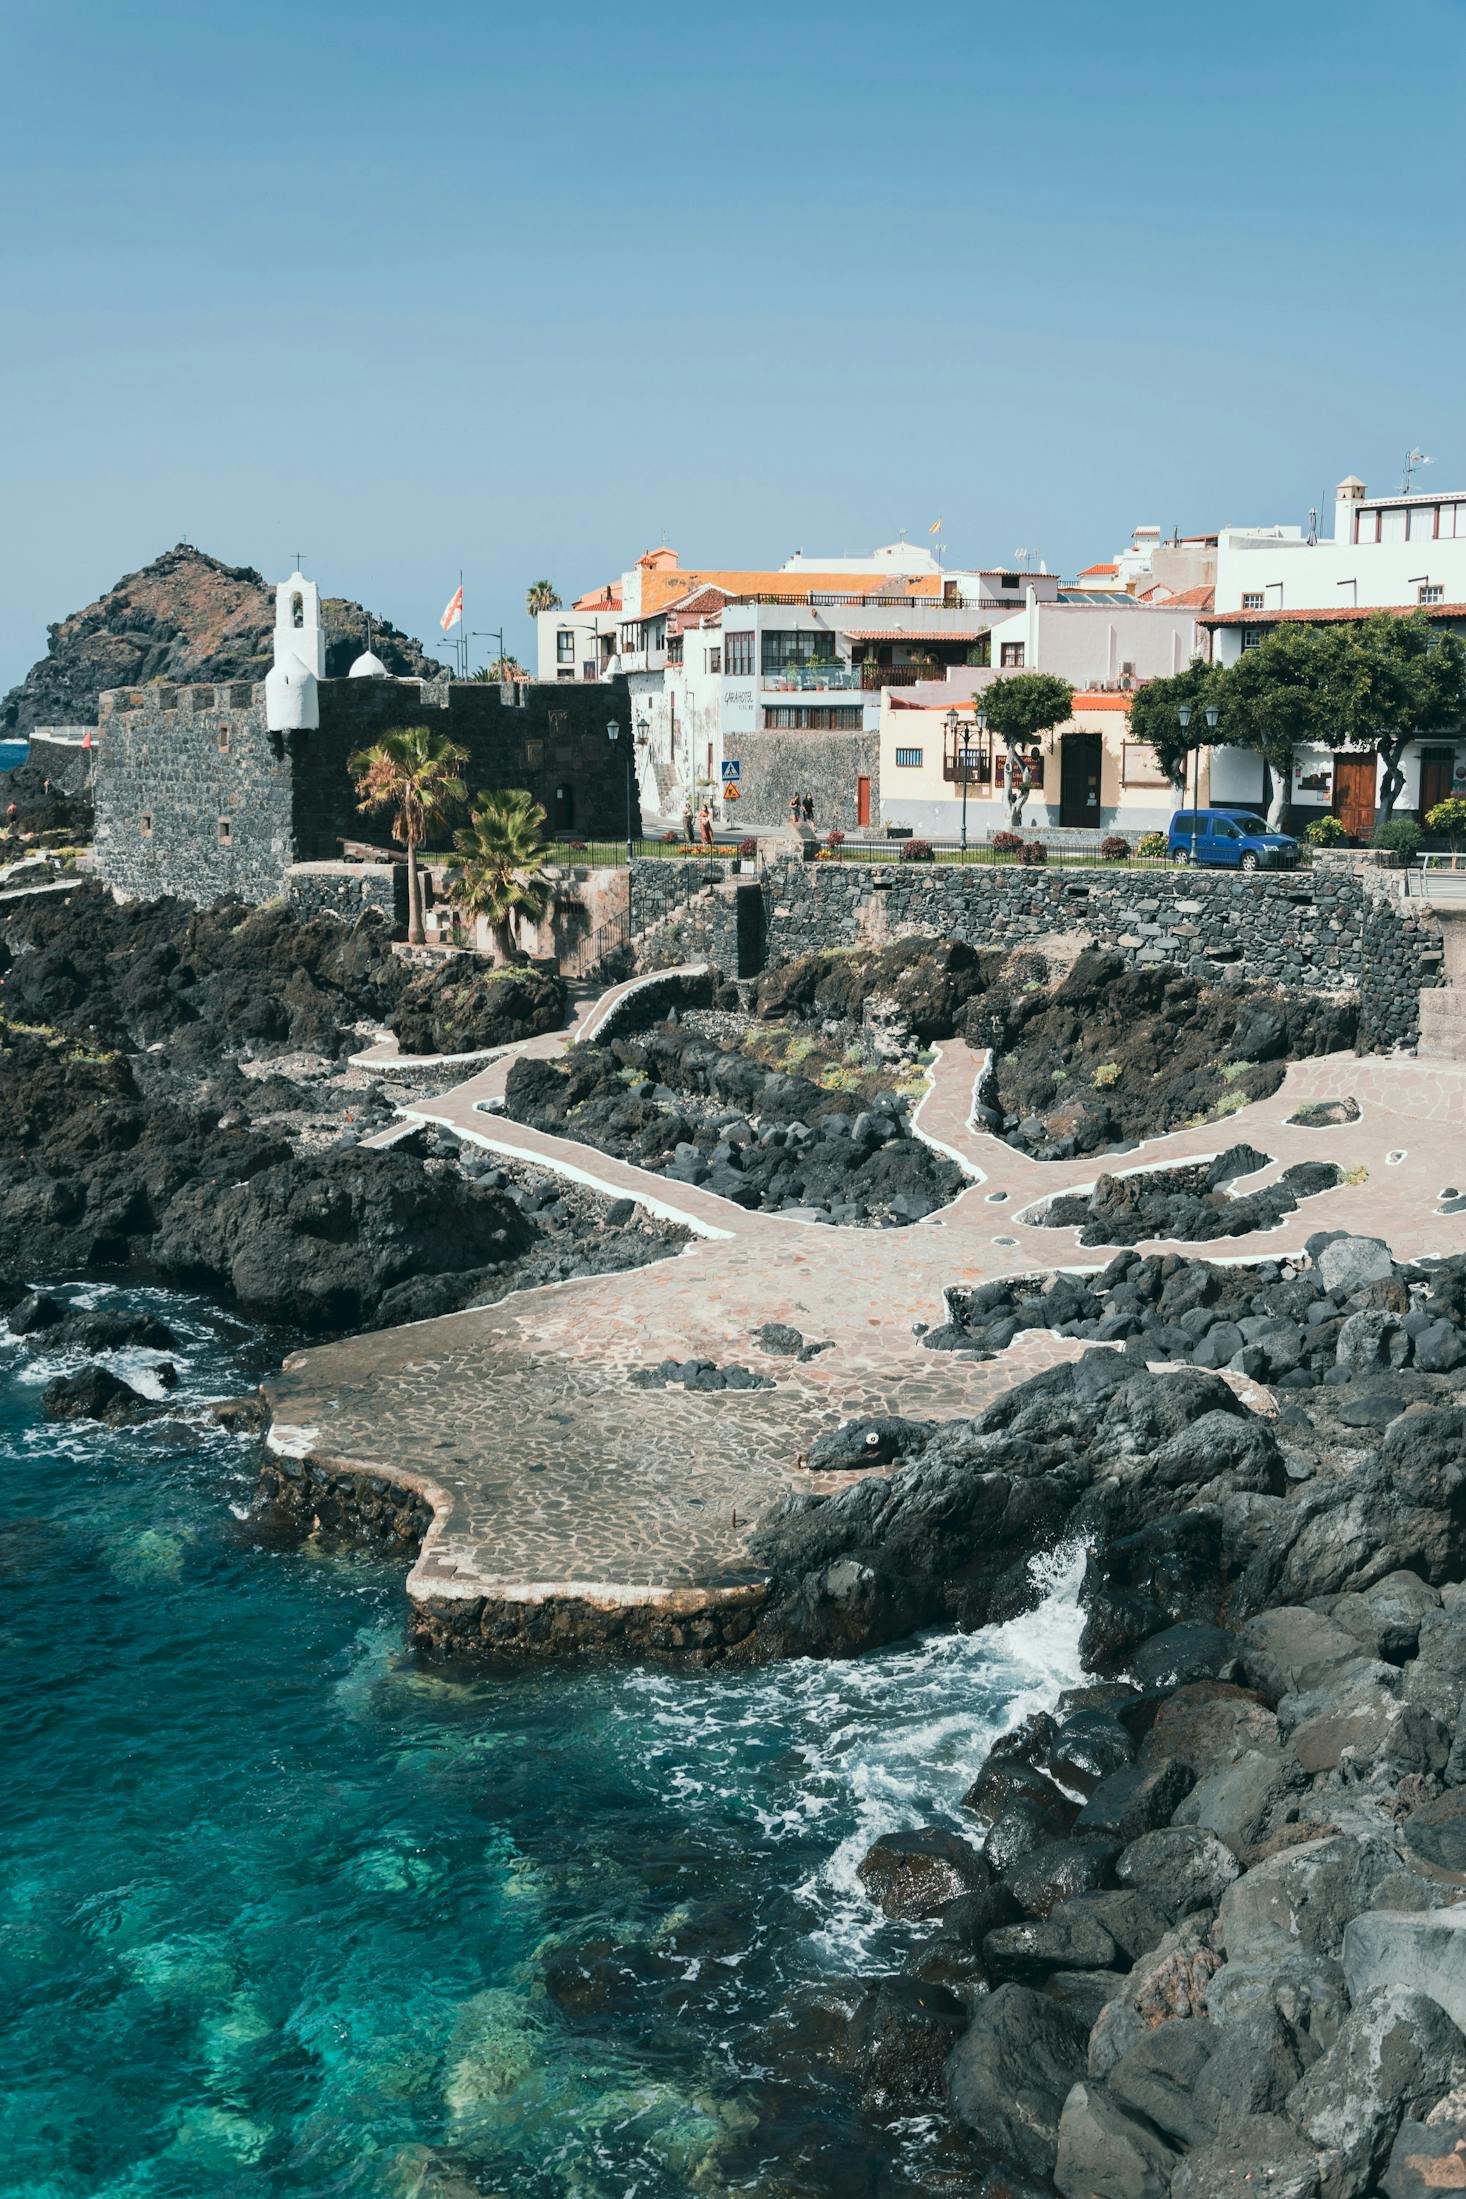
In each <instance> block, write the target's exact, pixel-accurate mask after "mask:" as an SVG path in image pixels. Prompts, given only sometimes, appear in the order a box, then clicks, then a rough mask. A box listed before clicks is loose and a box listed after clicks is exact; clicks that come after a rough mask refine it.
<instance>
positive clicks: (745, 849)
mask: <svg viewBox="0 0 1466 2199" xmlns="http://www.w3.org/2000/svg"><path fill="white" fill-rule="evenodd" d="M738 852H739V854H740V855H741V856H742V857H743V858H744V860H745V861H747V860H748V858H749V857H750V856H753V855H757V853H758V842H757V840H740V841H739V843H738Z"/></svg>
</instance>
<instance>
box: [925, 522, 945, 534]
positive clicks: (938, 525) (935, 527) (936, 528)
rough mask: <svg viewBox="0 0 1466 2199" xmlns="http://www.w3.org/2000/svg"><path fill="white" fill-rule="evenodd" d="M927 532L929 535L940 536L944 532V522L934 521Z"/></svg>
mask: <svg viewBox="0 0 1466 2199" xmlns="http://www.w3.org/2000/svg"><path fill="white" fill-rule="evenodd" d="M926 531H927V533H928V534H940V533H941V531H942V522H941V521H940V519H937V520H933V522H932V524H931V526H929V527H928V528H927V530H926Z"/></svg>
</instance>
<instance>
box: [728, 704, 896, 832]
mask: <svg viewBox="0 0 1466 2199" xmlns="http://www.w3.org/2000/svg"><path fill="white" fill-rule="evenodd" d="M791 699H792V700H793V701H795V702H800V701H802V700H804V699H806V698H802V697H800V696H794V697H792V698H791ZM723 751H724V754H725V755H727V756H736V757H737V759H738V763H739V767H740V772H741V776H740V778H739V781H738V800H737V801H736V802H734V803H732V804H730V805H729V806H728V808H727V809H726V811H725V819H726V822H727V823H728V824H729V825H738V826H740V827H741V826H742V825H743V823H744V820H745V819H747V821H748V823H747V829H748V830H749V831H750V832H752V831H754V830H756V828H757V827H758V826H759V825H781V824H783V825H786V824H787V823H788V822H789V797H790V795H791V794H812V795H813V796H814V821H815V826H816V829H817V830H818V831H819V833H820V834H821V836H823V835H824V834H825V833H827V832H828V831H829V829H830V827H831V826H832V825H838V826H839V827H840V830H841V831H842V832H851V831H853V830H854V829H855V821H856V783H857V781H858V780H859V779H861V778H867V779H869V781H870V814H871V818H872V820H875V819H878V818H879V816H880V814H881V736H880V733H879V731H878V730H872V731H870V732H861V733H729V734H727V735H725V737H724V740H723ZM871 829H872V830H873V831H879V830H880V826H879V825H878V824H876V823H874V822H873V823H872V827H871Z"/></svg>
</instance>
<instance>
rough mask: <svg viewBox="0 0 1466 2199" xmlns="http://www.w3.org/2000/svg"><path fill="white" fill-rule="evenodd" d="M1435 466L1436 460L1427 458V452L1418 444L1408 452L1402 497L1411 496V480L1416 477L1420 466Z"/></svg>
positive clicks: (1402, 483)
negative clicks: (1416, 471)
mask: <svg viewBox="0 0 1466 2199" xmlns="http://www.w3.org/2000/svg"><path fill="white" fill-rule="evenodd" d="M1434 464H1435V460H1434V459H1433V458H1427V457H1426V455H1425V452H1424V451H1423V450H1421V448H1420V446H1419V445H1418V444H1417V445H1416V446H1415V448H1414V449H1413V450H1409V451H1407V452H1406V453H1405V475H1404V479H1403V480H1402V481H1401V483H1400V494H1401V496H1408V495H1409V494H1410V482H1411V478H1412V476H1413V475H1414V473H1415V470H1416V468H1417V467H1418V466H1433V465H1434Z"/></svg>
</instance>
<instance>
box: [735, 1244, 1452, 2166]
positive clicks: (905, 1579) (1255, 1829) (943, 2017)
mask: <svg viewBox="0 0 1466 2199" xmlns="http://www.w3.org/2000/svg"><path fill="white" fill-rule="evenodd" d="M1330 1251H1332V1253H1333V1268H1334V1271H1335V1273H1336V1277H1337V1279H1338V1280H1339V1281H1340V1282H1341V1283H1345V1282H1347V1281H1348V1280H1349V1279H1350V1277H1349V1273H1348V1271H1349V1270H1350V1269H1351V1268H1352V1269H1353V1271H1354V1279H1355V1280H1356V1283H1357V1275H1358V1271H1359V1270H1360V1269H1361V1268H1363V1267H1365V1266H1368V1265H1371V1264H1372V1265H1375V1266H1377V1265H1378V1264H1379V1260H1380V1256H1381V1252H1382V1248H1380V1247H1378V1246H1376V1245H1373V1244H1370V1243H1368V1242H1367V1241H1361V1240H1338V1239H1335V1240H1332V1241H1331V1243H1330V1244H1329V1245H1325V1246H1323V1247H1321V1248H1320V1252H1321V1256H1322V1257H1325V1258H1327V1256H1328V1254H1329V1252H1330ZM1200 1265H1201V1263H1184V1262H1178V1263H1175V1267H1176V1271H1177V1272H1181V1273H1184V1272H1186V1271H1187V1270H1188V1269H1192V1268H1195V1267H1197V1266H1200ZM1463 1268H1466V1262H1450V1263H1441V1264H1440V1265H1439V1266H1438V1267H1435V1268H1428V1269H1425V1270H1424V1271H1416V1270H1414V1269H1411V1268H1408V1267H1403V1268H1394V1269H1393V1270H1392V1273H1391V1274H1390V1276H1389V1277H1388V1278H1385V1277H1380V1276H1378V1275H1376V1276H1375V1278H1374V1280H1373V1281H1372V1282H1370V1283H1365V1284H1362V1285H1358V1289H1364V1290H1370V1289H1374V1290H1376V1291H1377V1290H1378V1287H1379V1285H1380V1284H1381V1283H1383V1282H1386V1281H1388V1282H1389V1283H1390V1284H1391V1285H1393V1286H1394V1287H1395V1288H1396V1289H1398V1290H1399V1291H1401V1292H1403V1293H1405V1294H1406V1295H1407V1296H1409V1295H1418V1294H1420V1293H1422V1292H1426V1293H1429V1299H1428V1303H1429V1305H1430V1307H1431V1309H1432V1320H1431V1323H1430V1324H1429V1326H1433V1325H1434V1322H1435V1321H1436V1320H1442V1321H1445V1322H1447V1324H1448V1325H1449V1327H1450V1328H1451V1330H1452V1332H1453V1333H1455V1334H1456V1335H1458V1336H1459V1335H1460V1334H1461V1331H1462V1320H1461V1316H1460V1314H1459V1312H1455V1313H1446V1312H1443V1311H1441V1310H1440V1309H1441V1308H1443V1307H1446V1306H1454V1305H1455V1303H1456V1301H1457V1297H1458V1294H1459V1291H1460V1288H1461V1284H1462V1271H1463ZM1268 1287H1269V1286H1267V1285H1264V1286H1263V1288H1264V1290H1266V1289H1267V1288H1268ZM1339 1295H1340V1298H1341V1300H1342V1303H1341V1304H1340V1305H1339V1307H1338V1309H1337V1310H1338V1311H1339V1312H1340V1313H1341V1314H1342V1316H1343V1320H1344V1322H1345V1323H1347V1321H1348V1320H1349V1319H1350V1318H1351V1316H1350V1315H1349V1314H1348V1312H1347V1311H1346V1308H1347V1305H1348V1303H1349V1297H1350V1295H1351V1294H1350V1293H1348V1292H1347V1291H1345V1290H1341V1291H1340V1293H1339ZM1353 1295H1357V1290H1356V1292H1355V1293H1354V1294H1353ZM1363 1310H1366V1311H1367V1310H1368V1309H1363ZM1422 1310H1424V1309H1422ZM1404 1318H1405V1319H1408V1318H1409V1316H1408V1315H1406V1316H1404ZM1389 1319H1390V1320H1391V1321H1394V1322H1398V1321H1399V1320H1400V1319H1401V1317H1400V1316H1398V1315H1394V1314H1391V1315H1389ZM1398 1333H1400V1334H1405V1333H1406V1332H1405V1331H1404V1330H1403V1329H1401V1330H1399V1331H1398ZM1422 1333H1424V1331H1423V1330H1421V1329H1417V1330H1416V1331H1415V1332H1414V1334H1415V1335H1416V1336H1418V1335H1419V1334H1422ZM1147 1349H1148V1346H1147V1341H1146V1339H1145V1337H1144V1335H1143V1334H1142V1333H1140V1332H1139V1331H1137V1333H1136V1335H1135V1336H1134V1337H1133V1339H1131V1340H1129V1341H1127V1342H1126V1343H1125V1344H1124V1345H1123V1346H1121V1347H1120V1348H1115V1347H1113V1346H1112V1347H1111V1348H1110V1349H1108V1350H1097V1351H1093V1352H1091V1353H1089V1354H1088V1355H1087V1356H1086V1357H1084V1358H1082V1359H1080V1360H1078V1361H1077V1362H1075V1363H1073V1364H1072V1365H1069V1366H1065V1367H1061V1368H1057V1369H1054V1370H1052V1371H1050V1372H1049V1373H1046V1374H1043V1375H1040V1376H1039V1377H1037V1378H1036V1379H1034V1380H1033V1381H1030V1382H1027V1383H1024V1384H1022V1385H1020V1386H1019V1387H1018V1388H1016V1389H1014V1390H1012V1391H1010V1392H1008V1393H1007V1394H1006V1395H1005V1396H1004V1397H1002V1398H1001V1399H1000V1400H999V1401H998V1402H997V1403H996V1404H995V1405H994V1406H993V1407H992V1408H990V1410H989V1411H988V1412H987V1413H985V1414H983V1415H982V1416H981V1417H980V1418H979V1419H978V1420H977V1421H975V1422H973V1423H965V1424H957V1425H954V1426H951V1427H948V1428H944V1429H936V1430H930V1431H921V1432H920V1435H919V1436H918V1434H917V1431H915V1430H913V1431H912V1435H913V1440H912V1443H911V1445H910V1448H909V1450H908V1453H907V1456H906V1458H905V1460H904V1462H903V1463H902V1465H901V1466H900V1467H899V1469H898V1470H897V1472H896V1473H895V1474H894V1475H893V1476H891V1478H890V1479H882V1480H880V1481H877V1480H875V1479H872V1480H871V1481H869V1482H867V1483H865V1484H863V1485H861V1486H860V1487H858V1488H856V1489H853V1490H850V1491H848V1492H845V1493H843V1494H841V1495H838V1496H835V1497H831V1498H828V1499H826V1500H824V1501H823V1502H817V1503H807V1504H802V1505H801V1504H795V1505H792V1506H791V1507H790V1508H789V1511H788V1513H787V1515H786V1516H785V1518H784V1519H782V1520H775V1521H774V1522H773V1523H771V1524H770V1526H769V1527H768V1528H767V1529H766V1531H765V1533H764V1535H763V1537H762V1540H761V1548H762V1554H763V1556H764V1558H765V1561H766V1562H767V1563H768V1564H769V1566H770V1568H771V1572H772V1574H773V1588H772V1591H771V1595H770V1598H769V1601H768V1603H767V1605H766V1606H765V1608H764V1611H763V1612H762V1613H761V1615H760V1625H759V1633H760V1635H761V1636H762V1637H764V1639H765V1641H766V1642H769V1641H773V1642H775V1643H777V1645H778V1646H779V1647H781V1648H783V1649H785V1650H789V1651H793V1650H797V1649H801V1648H802V1649H805V1650H808V1649H811V1648H813V1649H816V1650H817V1651H818V1650H823V1651H824V1652H825V1653H827V1654H852V1653H855V1652H857V1651H858V1650H859V1649H861V1648H863V1647H865V1646H867V1645H868V1644H870V1643H873V1642H876V1641H881V1640H889V1639H892V1638H894V1637H895V1636H896V1635H898V1634H901V1633H904V1632H906V1631H907V1630H909V1629H910V1628H912V1627H914V1626H920V1625H930V1624H933V1623H944V1624H954V1623H955V1624H957V1625H961V1626H974V1625H981V1624H984V1623H987V1622H989V1621H991V1620H993V1619H996V1618H1002V1617H1006V1616H1009V1615H1011V1614H1012V1613H1013V1612H1014V1611H1015V1610H1018V1609H1022V1608H1023V1606H1024V1600H1025V1597H1027V1598H1029V1599H1031V1597H1032V1593H1033V1591H1032V1588H1031V1586H1030V1584H1029V1581H1028V1576H1027V1571H1026V1568H1027V1563H1028V1560H1029V1559H1030V1557H1031V1556H1032V1555H1033V1553H1034V1552H1035V1550H1037V1549H1041V1548H1052V1547H1054V1546H1055V1545H1056V1544H1061V1543H1063V1542H1065V1541H1076V1540H1077V1541H1079V1542H1080V1543H1082V1545H1083V1547H1084V1548H1085V1550H1086V1552H1087V1559H1086V1566H1085V1575H1084V1582H1083V1586H1082V1589H1081V1594H1080V1600H1081V1605H1082V1607H1083V1609H1084V1613H1085V1624H1084V1634H1083V1638H1082V1644H1081V1647H1082V1654H1083V1659H1084V1664H1085V1667H1086V1669H1087V1670H1088V1671H1089V1672H1090V1673H1091V1674H1092V1675H1093V1678H1092V1680H1091V1681H1090V1682H1088V1683H1086V1684H1085V1685H1083V1686H1081V1687H1079V1688H1076V1689H1072V1690H1070V1691H1068V1692H1067V1693H1066V1694H1064V1695H1062V1696H1061V1697H1060V1698H1059V1700H1058V1701H1057V1703H1056V1704H1055V1705H1054V1707H1053V1710H1052V1711H1051V1712H1048V1713H1045V1714H1042V1715H1039V1716H1035V1717H1032V1718H1029V1719H1028V1720H1026V1721H1025V1722H1024V1723H1023V1724H1022V1725H1020V1726H1019V1727H1017V1728H1015V1729H1014V1730H1013V1731H1011V1732H1009V1733H1007V1734H1005V1735H1004V1736H1002V1738H1001V1739H1000V1740H999V1741H998V1742H997V1743H996V1744H995V1745H994V1746H993V1747H992V1748H991V1749H990V1750H989V1752H988V1753H987V1755H986V1757H985V1758H984V1759H983V1760H982V1761H980V1762H978V1763H975V1764H974V1766H973V1774H974V1776H973V1780H972V1784H971V1786H970V1788H969V1789H968V1791H967V1793H966V1795H965V1796H964V1799H963V1811H964V1814H965V1815H966V1816H967V1817H968V1818H969V1819H970V1827H971V1829H970V1833H969V1834H968V1835H966V1836H962V1835H954V1834H953V1833H952V1832H951V1831H950V1830H946V1829H943V1828H941V1827H932V1826H911V1827H894V1828H892V1832H891V1834H890V1836H889V1837H888V1838H886V1839H884V1840H882V1841H880V1842H878V1843H877V1845H876V1847H875V1848H874V1849H873V1850H872V1851H871V1852H870V1854H869V1855H868V1856H867V1858H866V1860H865V1863H864V1865H863V1866H862V1874H861V1875H862V1877H863V1879H864V1881H865V1883H866V1886H867V1888H868V1890H869V1892H870V1894H871V1896H872V1898H873V1899H874V1900H875V1901H876V1902H877V1903H878V1904H879V1905H880V1907H881V1908H882V1909H883V1910H884V1911H885V1913H886V1914H887V1915H890V1916H895V1917H902V1918H907V1919H915V1920H920V1921H921V1923H922V1925H923V1927H924V1930H925V1933H926V1935H927V1936H924V1937H922V1938H921V1939H920V1940H919V1941H918V1942H917V1944H916V1945H915V1946H914V1947H913V1950H912V1952H911V1955H910V1957H909V1959H908V1960H907V1962H906V1963H905V1965H904V1967H903V1968H902V1970H901V1971H900V1972H899V1973H898V1974H896V1975H893V1976H888V1977H884V1978H879V1979H874V1980H860V1981H854V1982H853V1983H852V1988H851V1991H850V1993H849V1994H847V1995H846V1996H845V1997H844V1998H843V2000H842V1999H840V1997H839V1996H838V1995H837V1996H835V2001H834V2004H833V2008H832V2009H828V2010H827V2014H829V2015H831V2019H832V2022H833V2037H834V2042H835V2043H834V2047H833V2049H832V2050H833V2051H834V2053H835V2054H836V2055H837V2057H838V2058H840V2059H841V2060H842V2062H843V2065H844V2066H845V2067H847V2068H848V2069H850V2070H851V2071H852V2072H853V2073H854V2076H855V2080H856V2081H857V2082H858V2083H859V2085H860V2086H861V2088H862V2093H863V2097H865V2099H866V2100H867V2102H868V2104H869V2105H870V2106H871V2108H872V2109H873V2110H879V2111H880V2112H882V2113H884V2114H887V2115H911V2114H919V2113H925V2114H936V2115H938V2116H940V2117H941V2118H943V2120H944V2123H945V2126H946V2128H947V2130H948V2133H949V2136H950V2139H951V2141H952V2143H953V2145H954V2146H955V2148H956V2149H957V2154H958V2157H959V2158H963V2159H965V2160H966V2161H967V2162H968V2163H969V2164H970V2167H971V2170H972V2173H973V2174H974V2175H976V2177H977V2182H976V2183H975V2184H974V2185H972V2186H965V2185H964V2186H963V2187H962V2188H972V2189H975V2190H977V2191H979V2192H982V2193H989V2194H992V2195H994V2199H996V2195H997V2194H999V2193H1012V2194H1021V2193H1037V2192H1058V2193H1060V2194H1062V2195H1063V2199H1128V2195H1132V2194H1139V2195H1150V2194H1163V2193H1166V2192H1174V2193H1175V2194H1178V2195H1184V2199H1219V2195H1221V2194H1223V2193H1233V2192H1242V2191H1247V2190H1252V2189H1256V2188H1262V2189H1266V2190H1268V2191H1273V2192H1280V2193H1287V2194H1290V2195H1294V2199H1367V2195H1371V2194H1376V2193H1383V2194H1384V2195H1385V2199H1418V2195H1423V2194H1424V2193H1426V2192H1427V2191H1434V2190H1439V2189H1454V2188H1456V2187H1457V2184H1459V2183H1460V2182H1461V2178H1462V2173H1463V2164H1466V2089H1463V2088H1466V2037H1463V2035H1462V2032H1461V2030H1460V2029H1458V2025H1460V2024H1466V1983H1463V1979H1466V1964H1462V1963H1461V1962H1460V1960H1459V1957H1458V1954H1457V1950H1458V1949H1459V1948H1460V1947H1461V1946H1462V1945H1463V1941H1462V1939H1461V1937H1460V1933H1461V1930H1462V1929H1463V1928H1466V1909H1462V1910H1460V1911H1459V1912H1458V1911H1457V1909H1456V1906H1455V1905H1456V1904H1457V1903H1460V1902H1461V1901H1462V1900H1463V1897H1466V1408H1463V1402H1462V1389H1461V1383H1460V1379H1459V1377H1452V1376H1433V1375H1428V1374H1425V1373H1423V1372H1420V1371H1418V1370H1414V1369H1409V1368H1406V1367H1404V1366H1403V1365H1402V1364H1400V1363H1398V1362H1397V1363H1396V1364H1394V1365H1390V1366H1386V1365H1385V1364H1384V1363H1383V1362H1381V1363H1380V1365H1379V1366H1378V1367H1377V1368H1375V1369H1372V1370H1369V1371H1365V1372H1355V1371H1348V1372H1347V1373H1346V1378H1345V1380H1344V1381H1342V1382H1338V1383H1330V1384H1323V1385H1319V1386H1317V1387H1313V1388H1311V1389H1310V1390H1309V1392H1308V1394H1307V1399H1306V1403H1298V1404H1293V1405H1290V1406H1288V1407H1286V1408H1285V1409H1284V1410H1283V1411H1282V1412H1281V1413H1280V1414H1278V1415H1277V1416H1276V1417H1271V1416H1268V1415H1264V1414H1262V1413H1259V1412H1256V1411H1253V1410H1250V1409H1249V1407H1248V1406H1247V1405H1246V1404H1245V1403H1244V1402H1243V1401H1242V1399H1241V1398H1240V1397H1239V1396H1238V1394H1237V1392H1236V1391H1235V1390H1234V1389H1233V1388H1231V1387H1229V1386H1228V1384H1227V1383H1226V1382H1225V1381H1223V1380H1222V1379H1221V1377H1220V1376H1218V1375H1216V1374H1212V1373H1207V1372H1205V1371H1202V1370H1198V1369H1191V1368H1184V1367H1178V1368H1176V1369H1175V1370H1174V1371H1166V1372H1157V1371H1152V1370H1151V1369H1150V1368H1148V1367H1147V1366H1146V1364H1145V1353H1146V1351H1147ZM1359 1406H1364V1407H1366V1408H1368V1409H1366V1410H1363V1411H1359V1410H1352V1409H1351V1408H1356V1407H1359ZM836 2018H838V2020H835V2019H836ZM1452 2179H1454V2181H1453V2180H1452Z"/></svg>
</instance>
